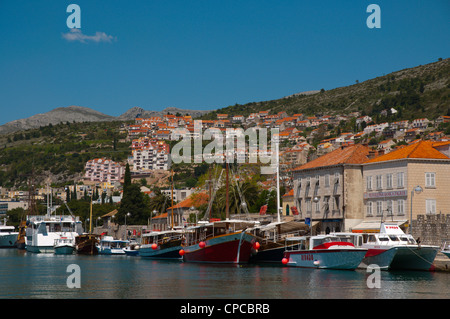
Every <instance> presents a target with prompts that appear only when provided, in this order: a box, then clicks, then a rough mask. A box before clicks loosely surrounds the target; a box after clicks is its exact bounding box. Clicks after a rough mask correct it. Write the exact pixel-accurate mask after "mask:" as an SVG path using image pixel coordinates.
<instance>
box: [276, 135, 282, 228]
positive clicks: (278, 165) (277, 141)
mask: <svg viewBox="0 0 450 319" xmlns="http://www.w3.org/2000/svg"><path fill="white" fill-rule="evenodd" d="M278 144H279V136H278V137H277V139H276V141H275V152H276V156H277V159H276V164H277V167H276V170H277V220H278V222H280V221H281V217H280V157H279V154H278V153H279V150H278V147H279V145H278Z"/></svg>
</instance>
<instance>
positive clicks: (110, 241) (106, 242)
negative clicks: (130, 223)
mask: <svg viewBox="0 0 450 319" xmlns="http://www.w3.org/2000/svg"><path fill="white" fill-rule="evenodd" d="M127 244H128V240H121V239H114V238H113V237H112V236H105V237H103V238H102V240H100V247H101V248H112V249H120V248H125V247H127Z"/></svg>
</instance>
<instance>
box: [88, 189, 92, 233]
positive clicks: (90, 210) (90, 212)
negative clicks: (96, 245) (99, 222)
mask: <svg viewBox="0 0 450 319" xmlns="http://www.w3.org/2000/svg"><path fill="white" fill-rule="evenodd" d="M89 234H92V193H91V205H90V209H89Z"/></svg>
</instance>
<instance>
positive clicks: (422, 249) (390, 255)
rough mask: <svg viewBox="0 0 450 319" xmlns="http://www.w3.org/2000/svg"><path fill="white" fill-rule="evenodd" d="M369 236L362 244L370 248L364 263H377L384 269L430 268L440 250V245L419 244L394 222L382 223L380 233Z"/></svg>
mask: <svg viewBox="0 0 450 319" xmlns="http://www.w3.org/2000/svg"><path fill="white" fill-rule="evenodd" d="M367 236H368V237H367V240H366V242H365V243H363V244H362V245H361V247H362V248H367V249H368V253H367V256H366V258H364V261H363V263H364V264H366V265H370V264H376V265H378V266H379V267H380V269H382V270H429V269H431V268H432V265H433V262H434V259H435V258H436V255H437V253H438V251H439V246H432V245H422V244H418V243H417V242H416V240H415V239H414V238H413V237H412V235H410V234H405V233H404V232H403V231H402V230H401V228H400V227H399V226H398V225H397V224H394V223H382V224H381V227H380V233H373V234H368V235H367ZM389 259H391V261H390V263H389Z"/></svg>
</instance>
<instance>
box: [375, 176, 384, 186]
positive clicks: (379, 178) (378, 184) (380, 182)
mask: <svg viewBox="0 0 450 319" xmlns="http://www.w3.org/2000/svg"><path fill="white" fill-rule="evenodd" d="M376 180H377V189H382V188H383V184H382V182H383V176H382V175H377V176H376Z"/></svg>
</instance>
